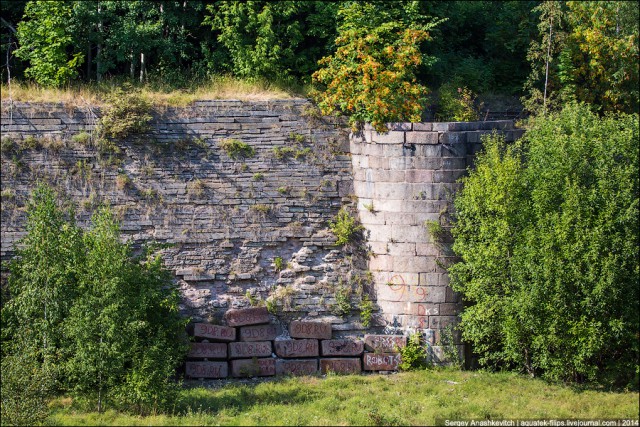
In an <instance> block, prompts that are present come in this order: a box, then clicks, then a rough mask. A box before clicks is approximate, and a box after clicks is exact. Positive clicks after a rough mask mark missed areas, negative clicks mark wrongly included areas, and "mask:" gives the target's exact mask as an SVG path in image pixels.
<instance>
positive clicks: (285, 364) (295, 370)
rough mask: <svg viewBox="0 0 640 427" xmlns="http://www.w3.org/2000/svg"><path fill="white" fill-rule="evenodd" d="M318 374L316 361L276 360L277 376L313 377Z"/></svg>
mask: <svg viewBox="0 0 640 427" xmlns="http://www.w3.org/2000/svg"><path fill="white" fill-rule="evenodd" d="M317 372H318V360H317V359H303V360H295V359H293V360H283V359H278V360H276V374H277V375H295V376H300V375H313V374H315V373H317Z"/></svg>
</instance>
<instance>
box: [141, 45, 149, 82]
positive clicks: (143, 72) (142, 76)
mask: <svg viewBox="0 0 640 427" xmlns="http://www.w3.org/2000/svg"><path fill="white" fill-rule="evenodd" d="M146 71H147V69H146V67H145V63H144V53H142V52H141V53H140V83H143V82H144V78H145V74H146Z"/></svg>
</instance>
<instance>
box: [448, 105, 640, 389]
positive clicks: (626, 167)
mask: <svg viewBox="0 0 640 427" xmlns="http://www.w3.org/2000/svg"><path fill="white" fill-rule="evenodd" d="M638 138H639V135H638V115H637V114H633V115H610V116H606V117H598V116H597V115H595V114H594V113H592V112H591V111H590V110H589V107H588V106H586V105H582V104H580V105H577V104H574V105H569V106H567V107H566V108H565V109H563V110H562V112H560V113H559V114H553V115H550V116H549V117H548V118H544V117H538V118H536V119H535V121H533V124H532V125H531V127H530V129H529V130H528V132H527V133H526V134H525V136H524V138H523V139H522V140H520V141H518V142H516V143H515V144H512V145H508V146H507V145H505V144H504V142H503V141H502V140H501V139H500V138H499V137H497V136H490V137H488V138H487V139H485V140H484V145H485V150H484V152H483V153H482V154H480V155H479V156H478V158H477V160H476V167H475V169H474V170H472V171H471V173H470V175H469V176H468V177H467V178H464V179H463V184H464V187H463V189H462V191H461V192H460V193H459V194H458V196H457V197H456V199H455V202H454V203H455V212H456V213H455V224H454V228H453V230H452V231H453V236H454V238H455V242H454V244H453V250H454V251H455V252H456V254H457V255H459V256H460V257H461V261H460V262H458V263H456V264H454V265H453V266H452V267H451V268H450V269H449V273H450V277H451V284H452V287H453V289H454V290H455V291H457V292H460V293H462V295H463V297H464V298H465V300H466V301H467V302H468V303H469V306H468V307H467V308H466V309H465V310H464V312H463V313H462V323H461V325H460V328H461V331H462V337H463V339H465V340H466V341H468V342H470V343H472V344H473V346H474V347H473V348H474V350H475V351H476V352H477V353H478V355H479V361H480V363H481V364H482V365H483V366H486V367H490V368H494V369H504V368H507V369H516V370H524V371H526V372H528V373H529V374H531V375H536V376H538V375H540V376H543V377H545V378H549V379H553V380H562V381H577V382H585V381H587V382H602V383H605V384H615V385H619V386H627V385H628V386H629V387H631V388H637V386H638V372H639V367H638V357H639V355H640V348H639V344H638V340H637V337H638V334H639V333H640V331H639V329H638V305H637V302H638V299H639V294H638V286H637V284H638V280H640V276H639V274H640V273H639V271H640V269H639V267H638V255H639V253H638V239H639V238H640V233H639V229H638V215H639V211H638V206H639V202H640V201H639V196H638V194H639V184H638V176H640V170H639V166H638V165H639V163H638V152H639V150H638V140H639V139H638Z"/></svg>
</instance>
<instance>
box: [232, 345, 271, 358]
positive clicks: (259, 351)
mask: <svg viewBox="0 0 640 427" xmlns="http://www.w3.org/2000/svg"><path fill="white" fill-rule="evenodd" d="M266 356H271V341H256V342H245V341H240V342H230V343H229V358H230V359H242V358H248V357H266Z"/></svg>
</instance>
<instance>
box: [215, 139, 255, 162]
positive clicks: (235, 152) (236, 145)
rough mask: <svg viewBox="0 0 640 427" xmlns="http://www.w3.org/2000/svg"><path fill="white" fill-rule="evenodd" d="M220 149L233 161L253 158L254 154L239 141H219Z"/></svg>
mask: <svg viewBox="0 0 640 427" xmlns="http://www.w3.org/2000/svg"><path fill="white" fill-rule="evenodd" d="M220 148H222V149H223V150H224V151H225V152H226V153H227V156H229V157H230V158H231V159H234V160H237V159H245V158H247V157H253V156H254V155H255V154H256V151H255V149H254V148H253V147H252V146H250V145H249V144H247V143H246V142H242V141H240V140H239V139H223V140H222V141H220Z"/></svg>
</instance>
